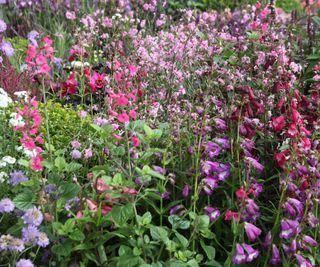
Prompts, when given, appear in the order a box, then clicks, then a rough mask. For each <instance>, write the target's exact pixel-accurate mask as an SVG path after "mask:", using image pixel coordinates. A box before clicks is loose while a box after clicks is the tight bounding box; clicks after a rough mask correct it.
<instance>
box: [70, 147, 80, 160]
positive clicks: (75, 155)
mask: <svg viewBox="0 0 320 267" xmlns="http://www.w3.org/2000/svg"><path fill="white" fill-rule="evenodd" d="M70 156H71V158H73V159H80V158H81V152H80V151H79V150H77V149H74V150H72V151H71V153H70Z"/></svg>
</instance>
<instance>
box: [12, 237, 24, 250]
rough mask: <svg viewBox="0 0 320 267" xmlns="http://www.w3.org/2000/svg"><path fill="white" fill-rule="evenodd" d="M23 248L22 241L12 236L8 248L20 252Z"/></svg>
mask: <svg viewBox="0 0 320 267" xmlns="http://www.w3.org/2000/svg"><path fill="white" fill-rule="evenodd" d="M24 249H25V246H24V242H23V241H22V240H21V239H19V238H13V239H12V241H11V244H10V245H9V250H11V251H16V252H21V251H23V250H24Z"/></svg>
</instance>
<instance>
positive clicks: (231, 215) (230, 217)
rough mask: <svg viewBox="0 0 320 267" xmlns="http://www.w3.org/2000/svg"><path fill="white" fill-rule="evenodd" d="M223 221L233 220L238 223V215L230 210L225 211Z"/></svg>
mask: <svg viewBox="0 0 320 267" xmlns="http://www.w3.org/2000/svg"><path fill="white" fill-rule="evenodd" d="M224 219H225V221H231V220H233V219H234V220H236V221H239V213H238V212H232V211H231V210H227V211H226V214H225V217H224Z"/></svg>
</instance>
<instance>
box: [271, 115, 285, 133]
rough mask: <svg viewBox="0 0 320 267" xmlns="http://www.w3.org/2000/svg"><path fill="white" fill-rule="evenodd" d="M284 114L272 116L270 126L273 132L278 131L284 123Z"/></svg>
mask: <svg viewBox="0 0 320 267" xmlns="http://www.w3.org/2000/svg"><path fill="white" fill-rule="evenodd" d="M284 119H285V118H284V116H283V115H282V116H280V117H278V118H272V127H273V129H274V130H275V132H280V131H281V130H282V128H283V127H284V125H285V122H284Z"/></svg>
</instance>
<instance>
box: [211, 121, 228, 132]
mask: <svg viewBox="0 0 320 267" xmlns="http://www.w3.org/2000/svg"><path fill="white" fill-rule="evenodd" d="M214 122H215V123H216V127H217V128H218V129H219V130H222V131H224V130H226V129H227V128H228V126H227V123H226V121H225V120H222V119H219V118H217V119H215V120H214Z"/></svg>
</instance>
